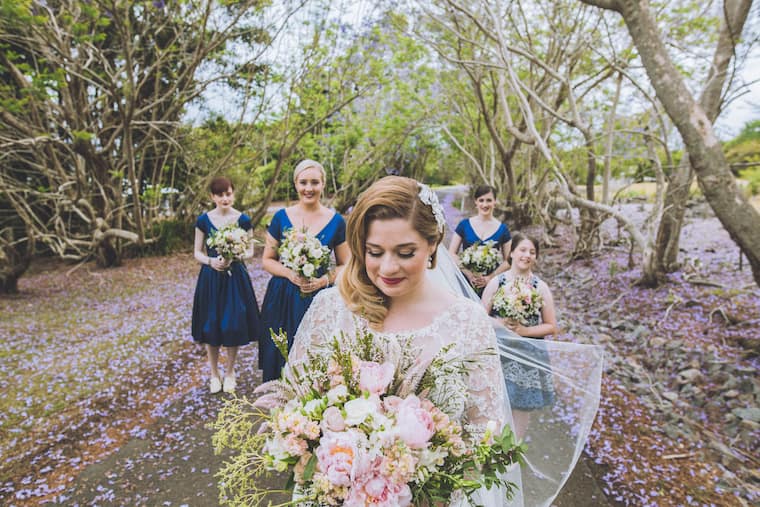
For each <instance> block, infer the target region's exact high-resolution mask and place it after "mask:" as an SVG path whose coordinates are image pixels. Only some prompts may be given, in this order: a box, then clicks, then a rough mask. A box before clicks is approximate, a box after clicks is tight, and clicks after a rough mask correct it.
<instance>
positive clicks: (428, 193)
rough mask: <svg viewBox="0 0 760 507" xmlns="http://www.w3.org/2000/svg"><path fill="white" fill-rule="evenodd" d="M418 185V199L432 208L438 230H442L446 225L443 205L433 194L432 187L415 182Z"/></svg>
mask: <svg viewBox="0 0 760 507" xmlns="http://www.w3.org/2000/svg"><path fill="white" fill-rule="evenodd" d="M417 185H419V187H420V201H422V202H424V203H425V204H427V205H428V206H430V207H431V208H432V209H433V216H434V217H435V221H436V222H437V223H438V232H443V229H444V227H446V216H445V215H444V214H443V206H441V203H440V202H438V196H437V195H435V192H433V189H432V188H430V187H429V186H427V185H425V184H424V183H420V182H419V181H418V182H417Z"/></svg>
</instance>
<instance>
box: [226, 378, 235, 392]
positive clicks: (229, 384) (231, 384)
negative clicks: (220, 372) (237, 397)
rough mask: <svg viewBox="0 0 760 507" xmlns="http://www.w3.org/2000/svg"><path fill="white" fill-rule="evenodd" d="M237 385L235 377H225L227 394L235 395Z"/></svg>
mask: <svg viewBox="0 0 760 507" xmlns="http://www.w3.org/2000/svg"><path fill="white" fill-rule="evenodd" d="M236 385H237V383H236V382H235V377H224V392H225V393H234V392H235V386H236Z"/></svg>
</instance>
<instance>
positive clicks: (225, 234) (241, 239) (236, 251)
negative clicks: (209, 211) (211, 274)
mask: <svg viewBox="0 0 760 507" xmlns="http://www.w3.org/2000/svg"><path fill="white" fill-rule="evenodd" d="M252 242H253V238H251V235H250V234H248V232H247V231H245V230H243V229H242V228H241V227H240V226H239V225H237V224H236V223H232V224H228V225H225V226H224V227H222V228H221V229H218V230H217V231H216V232H214V233H213V234H211V235H210V236H209V237H208V239H207V240H206V245H208V247H209V248H213V249H214V250H216V251H217V253H218V254H219V255H221V256H222V257H223V258H225V259H227V260H230V261H235V260H241V259H242V258H243V256H244V255H245V253H246V252H247V251H248V250H249V248H250V247H251V243H252ZM227 274H228V275H230V276H231V275H232V272H231V271H229V270H227Z"/></svg>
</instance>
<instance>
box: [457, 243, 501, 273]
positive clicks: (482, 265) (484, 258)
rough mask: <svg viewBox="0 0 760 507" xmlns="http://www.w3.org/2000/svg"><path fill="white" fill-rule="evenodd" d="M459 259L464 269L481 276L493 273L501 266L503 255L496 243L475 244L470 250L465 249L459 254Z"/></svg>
mask: <svg viewBox="0 0 760 507" xmlns="http://www.w3.org/2000/svg"><path fill="white" fill-rule="evenodd" d="M459 259H460V260H461V262H462V267H464V268H467V269H469V270H470V271H473V272H475V273H479V274H481V275H485V274H487V273H490V272H492V271H493V270H495V269H496V268H498V267H499V264H501V254H500V253H499V249H498V248H496V242H495V241H486V242H485V243H475V244H474V245H472V246H470V247H469V248H465V249H464V250H463V251H462V253H460V254H459Z"/></svg>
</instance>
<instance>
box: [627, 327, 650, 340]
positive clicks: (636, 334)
mask: <svg viewBox="0 0 760 507" xmlns="http://www.w3.org/2000/svg"><path fill="white" fill-rule="evenodd" d="M649 333H650V331H649V328H648V327H646V326H642V325H641V324H639V325H638V326H636V328H635V329H634V330H633V332H632V333H631V334H630V335H629V336H628V340H629V341H636V340H638V339H639V338H641V337H642V336H647V335H648V334H649Z"/></svg>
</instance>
